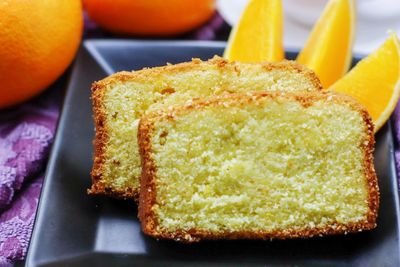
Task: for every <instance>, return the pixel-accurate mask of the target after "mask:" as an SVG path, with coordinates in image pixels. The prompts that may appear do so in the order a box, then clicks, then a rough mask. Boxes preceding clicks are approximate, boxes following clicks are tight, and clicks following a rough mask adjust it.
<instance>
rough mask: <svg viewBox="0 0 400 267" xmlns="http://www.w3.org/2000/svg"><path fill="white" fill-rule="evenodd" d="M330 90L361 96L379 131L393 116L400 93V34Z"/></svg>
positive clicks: (393, 36)
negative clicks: (399, 37)
mask: <svg viewBox="0 0 400 267" xmlns="http://www.w3.org/2000/svg"><path fill="white" fill-rule="evenodd" d="M329 89H330V90H333V91H336V92H341V93H345V94H347V95H350V96H352V97H353V98H355V99H357V100H358V101H359V102H360V103H361V104H363V105H364V106H365V107H366V108H367V110H368V112H369V113H370V115H371V117H372V119H373V121H374V124H375V132H376V131H378V130H379V128H381V127H382V125H383V124H384V123H385V122H386V121H387V120H388V119H389V117H390V114H391V113H392V112H393V110H394V109H395V107H396V104H397V101H398V99H399V96H400V43H399V39H398V37H397V36H396V34H394V33H392V34H391V35H390V37H389V38H388V39H387V40H386V41H385V43H384V44H383V45H381V46H380V47H379V48H378V49H377V50H376V51H374V52H373V53H371V54H370V55H369V56H368V57H366V58H364V59H363V60H361V61H360V62H359V63H358V64H357V65H356V66H355V67H354V68H353V69H352V70H351V71H350V72H349V73H348V74H346V76H344V77H343V78H342V79H340V80H339V81H337V82H336V83H335V84H333V85H332V86H331V87H330V88H329Z"/></svg>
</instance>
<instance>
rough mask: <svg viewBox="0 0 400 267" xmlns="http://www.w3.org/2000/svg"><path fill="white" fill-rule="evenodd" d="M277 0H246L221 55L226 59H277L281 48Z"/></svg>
mask: <svg viewBox="0 0 400 267" xmlns="http://www.w3.org/2000/svg"><path fill="white" fill-rule="evenodd" d="M282 21H283V12H282V3H281V0H250V2H249V3H248V5H247V7H246V8H245V10H244V12H243V13H242V16H241V18H240V20H239V22H238V23H237V24H236V26H235V27H234V28H233V29H232V31H231V34H230V36H229V40H228V45H227V47H226V49H225V52H224V58H226V59H228V60H230V61H241V62H263V61H280V60H282V59H283V58H284V51H283V44H282V39H283V22H282Z"/></svg>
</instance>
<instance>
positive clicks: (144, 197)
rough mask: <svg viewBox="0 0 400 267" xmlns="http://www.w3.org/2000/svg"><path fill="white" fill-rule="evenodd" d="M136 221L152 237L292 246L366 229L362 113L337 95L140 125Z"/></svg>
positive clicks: (374, 198) (372, 217)
mask: <svg viewBox="0 0 400 267" xmlns="http://www.w3.org/2000/svg"><path fill="white" fill-rule="evenodd" d="M138 140H139V147H140V154H141V160H142V177H141V192H140V201H139V218H140V220H141V223H142V229H143V231H144V232H145V233H146V234H148V235H151V236H153V237H156V238H167V239H175V240H178V241H185V242H194V241H198V240H201V239H219V238H224V239H237V238H251V239H253V238H257V239H258V238H260V239H266V238H294V237H311V236H314V235H329V234H339V233H347V232H358V231H362V230H368V229H372V228H374V227H375V226H376V224H375V222H376V217H377V209H378V205H379V189H378V185H377V177H376V174H375V170H374V166H373V149H374V130H373V124H372V122H371V118H370V116H369V114H368V112H367V111H366V110H365V108H363V107H362V106H361V105H359V104H358V103H357V102H355V101H354V100H352V99H351V98H349V97H346V96H344V95H338V94H335V93H321V92H308V93H306V92H301V93H299V92H290V93H284V92H256V93H247V94H233V95H228V96H222V97H215V98H212V99H209V100H205V101H194V102H193V103H189V104H187V105H184V106H180V107H170V108H169V109H165V110H160V111H155V112H153V113H151V114H149V115H147V116H144V117H143V118H142V119H141V121H140V125H139V132H138Z"/></svg>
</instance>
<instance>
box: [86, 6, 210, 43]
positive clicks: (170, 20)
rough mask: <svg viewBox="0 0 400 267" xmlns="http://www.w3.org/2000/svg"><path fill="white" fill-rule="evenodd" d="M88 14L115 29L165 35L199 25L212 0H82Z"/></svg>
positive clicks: (128, 32) (208, 10)
mask: <svg viewBox="0 0 400 267" xmlns="http://www.w3.org/2000/svg"><path fill="white" fill-rule="evenodd" d="M83 4H84V8H85V9H86V11H87V13H88V15H89V17H90V18H91V19H92V20H93V21H95V22H96V23H97V24H98V25H100V26H101V27H103V28H104V29H107V30H109V31H111V32H115V33H123V34H137V35H147V36H149V35H153V36H165V35H173V34H179V33H183V32H186V31H189V30H191V29H194V28H195V27H197V26H199V25H201V24H202V23H204V22H205V21H207V20H208V19H209V18H210V17H211V16H212V15H213V13H214V9H215V0H83Z"/></svg>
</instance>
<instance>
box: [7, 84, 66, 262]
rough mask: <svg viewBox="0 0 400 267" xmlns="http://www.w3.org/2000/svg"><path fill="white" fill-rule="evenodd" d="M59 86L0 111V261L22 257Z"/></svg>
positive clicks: (58, 102) (54, 119) (59, 96)
mask: <svg viewBox="0 0 400 267" xmlns="http://www.w3.org/2000/svg"><path fill="white" fill-rule="evenodd" d="M62 95H63V90H62V89H61V88H60V85H59V84H58V85H55V86H54V87H53V88H52V89H49V90H48V91H47V92H45V93H44V94H42V95H40V96H39V97H38V98H36V99H34V100H32V101H30V102H28V103H25V104H22V105H20V106H17V107H15V108H12V109H8V110H3V111H1V112H0V266H8V265H11V264H12V263H13V262H14V261H16V260H21V259H24V256H25V255H26V252H27V249H28V244H29V240H30V236H31V232H32V226H33V222H34V219H35V213H36V208H37V202H38V198H39V194H40V189H41V187H42V181H43V175H42V174H40V172H42V171H43V169H44V165H45V163H46V159H47V156H48V152H49V149H50V146H51V143H52V141H53V137H54V132H55V127H56V123H57V119H58V114H59V107H60V105H61V99H62Z"/></svg>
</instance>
